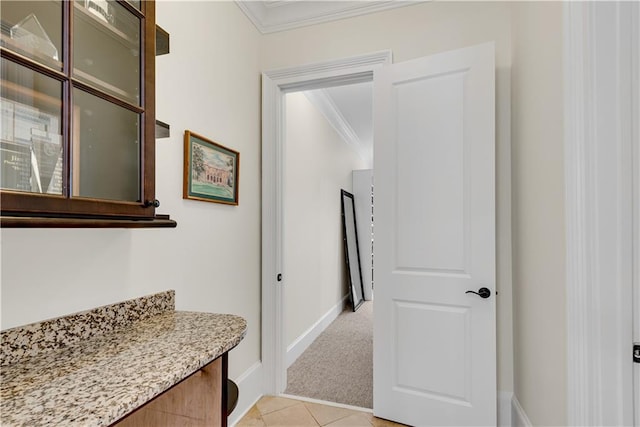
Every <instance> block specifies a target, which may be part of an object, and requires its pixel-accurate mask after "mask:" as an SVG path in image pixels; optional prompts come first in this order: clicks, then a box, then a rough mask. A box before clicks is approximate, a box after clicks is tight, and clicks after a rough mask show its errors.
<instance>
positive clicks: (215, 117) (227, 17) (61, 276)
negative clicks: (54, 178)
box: [1, 1, 260, 378]
mask: <svg viewBox="0 0 640 427" xmlns="http://www.w3.org/2000/svg"><path fill="white" fill-rule="evenodd" d="M157 23H158V24H159V25H160V26H161V27H163V28H164V29H165V30H167V31H168V32H169V33H170V34H171V53H170V54H168V55H165V56H160V57H158V58H157V80H156V96H157V117H158V119H159V120H162V121H165V122H167V123H169V124H170V125H171V137H170V138H168V139H160V140H158V141H157V162H156V170H157V180H156V182H157V198H158V199H159V200H160V202H161V206H160V208H159V209H158V211H159V212H160V213H169V214H171V217H172V218H173V219H175V220H177V222H178V227H177V228H176V229H145V230H126V229H113V230H94V229H82V230H76V229H2V230H1V233H2V255H1V256H2V259H1V261H2V262H1V265H2V273H1V274H2V275H1V279H2V329H6V328H10V327H13V326H18V325H22V324H26V323H31V322H35V321H39V320H43V319H46V318H51V317H56V316H61V315H65V314H69V313H72V312H76V311H80V310H85V309H89V308H93V307H96V306H99V305H104V304H109V303H114V302H119V301H122V300H125V299H128V298H133V297H138V296H142V295H147V294H150V293H154V292H158V291H163V290H166V289H175V290H176V307H177V308H178V309H182V310H201V311H210V312H225V313H235V314H238V315H241V316H243V317H245V318H246V319H247V321H248V324H249V331H248V333H247V336H246V337H245V339H244V341H243V342H242V343H241V344H240V345H239V346H238V347H237V348H236V349H235V350H233V351H231V353H230V356H229V365H230V366H229V370H230V376H231V377H232V378H235V377H237V376H238V375H240V374H241V373H242V372H244V371H245V370H247V369H248V368H249V367H250V366H251V365H252V364H254V363H255V362H256V361H258V360H259V359H260V83H259V82H260V80H259V73H260V66H259V57H258V48H259V37H260V36H259V33H258V32H257V30H256V29H255V28H254V27H253V26H252V25H251V23H250V22H249V21H248V20H247V19H246V17H245V16H244V15H243V14H242V12H241V11H240V10H239V9H238V8H237V6H236V5H235V4H233V3H231V2H186V1H180V2H170V1H160V2H158V3H157ZM185 129H189V130H192V131H194V132H197V133H199V134H202V135H204V136H206V137H208V138H210V139H212V140H214V141H217V142H219V143H220V144H223V145H225V146H228V147H230V148H233V149H235V150H238V151H239V152H240V179H239V181H240V205H239V206H237V207H233V206H226V205H221V204H213V203H205V202H197V201H191V200H183V199H182V157H183V156H182V150H183V142H182V141H183V133H184V130H185Z"/></svg>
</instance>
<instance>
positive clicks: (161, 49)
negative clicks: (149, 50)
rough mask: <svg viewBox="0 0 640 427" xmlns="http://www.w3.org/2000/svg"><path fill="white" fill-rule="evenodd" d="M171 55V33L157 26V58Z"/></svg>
mask: <svg viewBox="0 0 640 427" xmlns="http://www.w3.org/2000/svg"><path fill="white" fill-rule="evenodd" d="M167 53H169V33H167V32H166V31H165V30H163V29H162V28H161V27H160V26H159V25H156V56H158V55H166V54H167Z"/></svg>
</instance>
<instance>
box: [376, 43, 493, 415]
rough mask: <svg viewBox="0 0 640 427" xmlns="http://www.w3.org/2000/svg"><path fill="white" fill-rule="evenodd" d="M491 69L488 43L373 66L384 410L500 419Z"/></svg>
mask: <svg viewBox="0 0 640 427" xmlns="http://www.w3.org/2000/svg"><path fill="white" fill-rule="evenodd" d="M494 70H495V65H494V46H493V44H484V45H479V46H473V47H470V48H465V49H461V50H456V51H450V52H445V53H442V54H437V55H433V56H430V57H426V58H420V59H416V60H412V61H408V62H403V63H399V64H394V65H390V66H385V67H383V68H381V69H379V70H376V71H375V72H374V100H375V101H374V102H375V105H374V153H375V159H374V161H375V164H374V182H375V190H374V193H375V202H374V203H375V245H374V253H375V255H374V271H375V275H376V276H375V277H376V297H375V299H374V311H375V316H374V403H373V410H374V414H375V415H376V416H378V417H381V418H386V419H390V420H394V421H398V422H401V423H405V424H409V425H414V426H428V425H456V426H462V425H495V424H496V417H497V415H496V413H497V408H496V325H495V311H496V307H495V304H496V303H495V301H496V299H495V276H496V274H495V194H494V188H495V177H494V175H495V165H494V159H495V148H494V147H495V142H494V86H495V77H494V75H495V74H494ZM480 288H487V289H488V290H489V291H490V296H489V297H488V298H482V297H480V296H478V295H476V294H473V293H466V292H467V291H469V290H470V291H476V292H478V290H479V289H480Z"/></svg>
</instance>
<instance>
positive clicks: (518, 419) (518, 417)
mask: <svg viewBox="0 0 640 427" xmlns="http://www.w3.org/2000/svg"><path fill="white" fill-rule="evenodd" d="M511 402H512V406H511V408H512V409H511V419H512V420H513V427H532V426H533V425H532V424H531V421H529V417H527V414H526V413H525V412H524V409H523V408H522V406H521V405H520V402H518V398H517V397H516V395H515V394H514V395H513V399H512V400H511Z"/></svg>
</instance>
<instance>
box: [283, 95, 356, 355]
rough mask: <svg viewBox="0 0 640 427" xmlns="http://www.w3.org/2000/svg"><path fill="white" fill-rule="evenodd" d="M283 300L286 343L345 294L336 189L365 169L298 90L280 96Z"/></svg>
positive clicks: (289, 343)
mask: <svg viewBox="0 0 640 427" xmlns="http://www.w3.org/2000/svg"><path fill="white" fill-rule="evenodd" d="M286 110H287V115H286V120H287V127H286V142H285V168H284V179H285V183H284V227H283V228H284V240H283V251H284V260H283V264H284V276H285V281H284V303H285V316H284V319H285V329H286V332H285V334H286V342H287V345H288V346H289V345H291V344H292V343H293V342H294V341H295V340H296V339H297V338H298V337H299V336H300V335H302V334H303V333H304V332H305V331H307V330H308V329H309V328H310V327H312V326H313V325H314V323H316V322H317V321H318V320H319V319H320V318H321V317H322V316H323V315H324V314H325V313H326V312H328V311H329V310H330V309H331V308H332V307H334V306H335V305H336V304H338V303H339V302H340V301H341V300H342V298H343V297H344V296H345V295H347V292H348V291H347V289H348V287H347V283H348V281H347V276H346V267H345V262H344V246H343V245H344V243H343V240H342V237H343V233H342V217H341V207H340V190H341V189H345V190H347V191H349V192H351V191H352V190H351V189H352V183H351V172H352V170H354V169H361V168H363V167H365V163H364V161H363V160H362V159H361V158H360V157H359V155H358V154H357V153H356V151H354V150H353V149H351V147H350V146H349V145H347V143H346V142H344V141H343V140H342V139H341V138H340V136H339V135H338V134H337V133H336V131H335V130H334V129H333V127H331V125H330V124H329V122H328V121H327V120H326V119H325V118H324V116H323V115H322V114H321V113H320V112H319V111H318V110H317V109H316V108H315V107H314V106H313V105H312V104H311V103H310V102H309V100H308V99H307V97H306V96H305V95H304V93H303V92H296V93H290V94H287V95H286Z"/></svg>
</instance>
